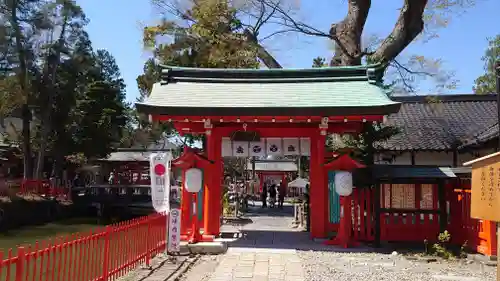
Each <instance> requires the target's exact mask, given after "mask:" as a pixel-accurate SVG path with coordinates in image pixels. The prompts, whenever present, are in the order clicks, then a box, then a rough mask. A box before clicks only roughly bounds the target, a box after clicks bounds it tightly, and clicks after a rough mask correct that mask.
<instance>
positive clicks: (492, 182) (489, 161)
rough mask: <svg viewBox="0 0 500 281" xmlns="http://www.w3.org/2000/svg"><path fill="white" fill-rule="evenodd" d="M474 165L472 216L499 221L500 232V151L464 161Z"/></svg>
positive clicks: (499, 246) (499, 230) (499, 276)
mask: <svg viewBox="0 0 500 281" xmlns="http://www.w3.org/2000/svg"><path fill="white" fill-rule="evenodd" d="M464 165H465V166H469V165H472V190H471V212H470V216H471V217H473V218H477V219H483V220H490V221H495V222H497V233H500V223H498V222H500V152H496V153H493V154H490V155H487V156H485V157H482V158H479V159H476V160H473V161H470V162H467V163H464ZM497 243H498V244H497V257H499V256H500V239H497ZM497 281H500V259H498V260H497Z"/></svg>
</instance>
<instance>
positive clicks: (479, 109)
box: [376, 95, 498, 150]
mask: <svg viewBox="0 0 500 281" xmlns="http://www.w3.org/2000/svg"><path fill="white" fill-rule="evenodd" d="M393 100H395V101H399V102H401V103H402V105H401V109H400V111H399V112H398V113H395V114H392V115H389V116H388V118H387V122H386V124H387V125H391V126H395V127H398V128H399V129H400V133H399V134H398V135H396V136H394V137H392V138H391V139H389V140H388V141H387V142H384V143H379V144H377V145H376V146H377V148H378V149H381V150H451V149H453V148H454V147H458V148H464V147H466V146H468V145H470V144H473V143H475V142H477V141H478V140H481V141H483V142H484V141H487V140H489V139H491V138H492V137H495V134H497V133H498V125H497V126H496V128H497V129H496V132H497V133H495V124H497V101H496V95H442V96H432V97H431V96H408V97H393Z"/></svg>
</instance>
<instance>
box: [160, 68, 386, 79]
mask: <svg viewBox="0 0 500 281" xmlns="http://www.w3.org/2000/svg"><path fill="white" fill-rule="evenodd" d="M162 67H163V68H164V69H163V70H162V74H161V78H162V80H163V82H166V83H170V82H220V81H222V82H228V81H229V82H231V81H237V82H258V83H265V82H271V83H273V82H274V83H276V82H290V80H304V81H298V82H307V81H309V80H314V79H327V80H331V79H340V80H343V81H346V80H357V81H359V80H364V81H368V82H372V83H375V82H377V81H380V79H381V78H382V76H383V68H382V65H380V64H372V65H363V66H347V67H324V68H304V69H249V68H241V69H232V68H231V69H229V68H226V69H225V68H191V67H177V66H162Z"/></svg>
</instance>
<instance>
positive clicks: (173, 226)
mask: <svg viewBox="0 0 500 281" xmlns="http://www.w3.org/2000/svg"><path fill="white" fill-rule="evenodd" d="M180 251H181V211H180V210H179V209H172V210H171V211H170V215H169V217H168V241H167V252H169V253H179V252H180Z"/></svg>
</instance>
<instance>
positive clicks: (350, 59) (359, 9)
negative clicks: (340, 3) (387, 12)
mask: <svg viewBox="0 0 500 281" xmlns="http://www.w3.org/2000/svg"><path fill="white" fill-rule="evenodd" d="M370 7H371V0H349V1H348V11H347V16H346V17H345V18H344V19H343V20H342V21H340V22H339V23H336V24H333V25H332V27H331V29H330V35H332V36H334V37H336V38H337V39H338V42H336V44H335V54H334V56H333V58H332V61H331V62H330V65H332V66H338V65H360V64H361V57H362V51H361V35H362V34H363V29H364V27H365V23H366V18H367V17H368V13H369V11H370Z"/></svg>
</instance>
